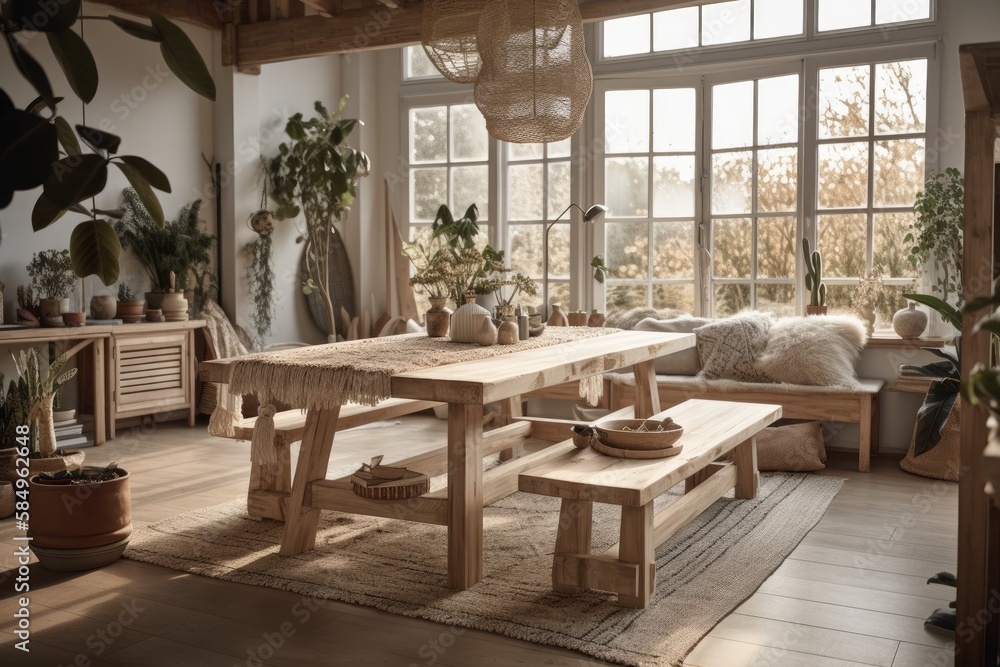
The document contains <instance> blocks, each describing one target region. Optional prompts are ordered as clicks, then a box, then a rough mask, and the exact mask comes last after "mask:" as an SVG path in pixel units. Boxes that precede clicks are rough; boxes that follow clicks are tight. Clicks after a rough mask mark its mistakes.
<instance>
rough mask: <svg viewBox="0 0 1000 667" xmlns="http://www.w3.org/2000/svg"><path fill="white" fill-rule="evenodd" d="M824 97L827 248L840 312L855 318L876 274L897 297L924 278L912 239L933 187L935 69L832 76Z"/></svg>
mask: <svg viewBox="0 0 1000 667" xmlns="http://www.w3.org/2000/svg"><path fill="white" fill-rule="evenodd" d="M818 91H819V94H818V100H817V107H818V113H817V119H816V122H817V130H816V131H817V143H818V147H817V152H816V161H817V165H818V167H817V187H816V193H817V194H816V200H817V201H816V202H815V203H816V211H817V216H816V221H817V224H816V228H817V229H816V231H817V243H818V246H819V249H820V250H821V251H822V253H823V259H824V269H825V274H826V282H827V284H828V287H829V299H828V300H829V302H830V305H831V306H832V307H833V308H834V309H839V310H846V309H848V307H849V305H850V292H851V289H852V287H853V285H854V283H855V279H856V278H858V277H859V276H862V275H866V274H867V273H868V272H869V271H870V270H871V269H872V268H873V267H877V268H878V269H879V270H880V272H881V273H882V275H883V277H884V279H885V280H884V282H885V283H886V284H887V285H888V286H890V288H891V289H893V290H895V291H896V292H897V293H902V292H903V291H905V286H907V285H909V284H910V282H911V280H912V278H914V277H915V273H914V271H913V268H912V267H911V266H910V264H909V263H908V262H907V261H906V256H907V250H908V247H909V246H908V244H907V243H904V241H903V237H904V236H905V235H906V232H907V228H908V226H909V224H910V222H911V221H912V219H913V202H914V199H915V197H916V194H917V192H918V191H919V190H921V189H922V187H923V182H924V153H925V146H926V139H927V60H924V59H919V60H902V61H893V62H883V63H873V64H864V65H851V66H847V67H830V68H822V69H820V70H819V73H818ZM888 311H889V308H888V307H887V308H886V312H881V313H878V315H879V317H880V320H881V321H882V322H883V323H884V322H885V320H886V318H891V316H892V312H888Z"/></svg>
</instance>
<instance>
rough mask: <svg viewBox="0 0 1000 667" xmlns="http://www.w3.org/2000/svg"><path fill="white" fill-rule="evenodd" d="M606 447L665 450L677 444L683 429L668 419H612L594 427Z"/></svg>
mask: <svg viewBox="0 0 1000 667" xmlns="http://www.w3.org/2000/svg"><path fill="white" fill-rule="evenodd" d="M594 430H595V431H597V435H598V437H600V439H601V440H602V441H603V442H604V443H605V444H607V445H611V446H613V447H619V448H621V449H665V448H667V447H670V446H671V445H673V444H674V443H675V442H677V441H678V440H679V439H680V437H681V434H682V433H684V429H683V428H682V427H681V426H680V425H679V424H677V423H676V422H674V420H673V419H670V418H669V417H668V418H667V419H665V420H663V421H657V420H655V419H613V420H611V421H606V422H599V423H597V424H595V425H594Z"/></svg>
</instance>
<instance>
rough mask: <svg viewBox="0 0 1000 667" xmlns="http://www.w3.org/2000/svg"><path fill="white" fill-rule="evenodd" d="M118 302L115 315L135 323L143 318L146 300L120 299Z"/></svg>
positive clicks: (129, 322)
mask: <svg viewBox="0 0 1000 667" xmlns="http://www.w3.org/2000/svg"><path fill="white" fill-rule="evenodd" d="M117 304H118V308H117V310H116V311H115V317H118V318H121V320H122V321H123V322H125V323H126V324H135V323H136V322H138V321H139V320H141V319H142V311H143V309H144V308H145V307H146V302H145V301H118V302H117Z"/></svg>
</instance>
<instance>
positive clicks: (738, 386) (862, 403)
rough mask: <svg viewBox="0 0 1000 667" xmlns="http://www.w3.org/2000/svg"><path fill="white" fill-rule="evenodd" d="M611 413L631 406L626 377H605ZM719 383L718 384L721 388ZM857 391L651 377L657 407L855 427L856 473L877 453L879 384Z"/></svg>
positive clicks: (631, 387) (864, 384)
mask: <svg viewBox="0 0 1000 667" xmlns="http://www.w3.org/2000/svg"><path fill="white" fill-rule="evenodd" d="M606 377H608V378H610V384H611V386H610V394H611V409H612V410H614V409H618V408H621V407H623V406H625V405H631V404H633V403H635V396H636V393H635V383H634V382H633V381H632V379H631V376H628V375H624V374H618V373H616V374H608V375H607V376H606ZM722 383H724V384H722ZM858 383H859V386H858V387H857V388H853V389H851V388H845V387H801V386H798V385H787V384H766V383H753V382H731V381H708V382H706V381H702V380H696V379H695V378H694V377H692V376H687V375H683V376H682V375H657V376H656V386H657V390H658V393H659V396H660V406H661V407H662V408H668V407H670V406H672V405H678V404H679V403H682V402H683V401H686V400H688V399H691V398H709V399H718V400H722V401H734V402H738V403H772V404H776V405H780V406H781V409H782V412H783V416H784V418H785V419H809V420H818V421H831V422H843V423H851V424H858V425H859V428H860V436H859V438H858V470H859V471H861V472H868V470H869V469H870V467H871V458H872V456H878V448H879V393H880V392H881V391H882V387H884V386H885V382H884V381H883V380H878V379H870V378H859V379H858Z"/></svg>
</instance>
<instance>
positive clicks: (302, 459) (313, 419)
mask: <svg viewBox="0 0 1000 667" xmlns="http://www.w3.org/2000/svg"><path fill="white" fill-rule="evenodd" d="M339 417H340V406H337V407H333V408H330V409H327V410H319V409H316V408H310V409H309V412H308V413H307V414H306V426H305V431H304V432H303V434H302V445H301V446H300V449H299V459H298V463H297V464H296V466H295V481H294V482H293V483H292V495H291V496H290V497H289V499H288V511H287V512H286V515H285V533H284V535H282V537H281V549H280V550H279V552H278V553H280V554H281V555H282V556H294V555H296V554H300V553H302V552H303V551H308V550H309V549H312V548H313V547H314V546H316V529H317V527H318V526H319V513H320V510H318V509H316V508H314V507H307V506H306V505H305V497H306V491H307V490H308V488H309V483H310V482H314V481H316V480H318V479H326V468H327V466H328V465H329V464H330V449H331V448H332V447H333V436H334V433H336V431H337V419H338V418H339Z"/></svg>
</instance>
